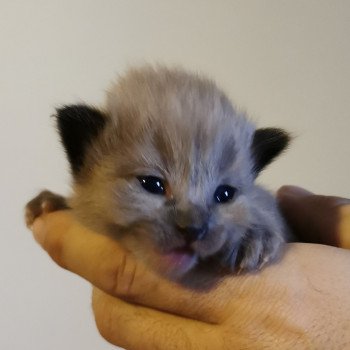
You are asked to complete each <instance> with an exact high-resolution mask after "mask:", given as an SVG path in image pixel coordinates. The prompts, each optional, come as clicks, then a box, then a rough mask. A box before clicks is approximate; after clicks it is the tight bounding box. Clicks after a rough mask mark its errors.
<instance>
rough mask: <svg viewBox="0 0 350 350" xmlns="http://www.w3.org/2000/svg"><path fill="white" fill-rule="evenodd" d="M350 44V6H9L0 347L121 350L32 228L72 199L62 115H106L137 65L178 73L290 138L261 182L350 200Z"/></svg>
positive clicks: (3, 29)
mask: <svg viewBox="0 0 350 350" xmlns="http://www.w3.org/2000/svg"><path fill="white" fill-rule="evenodd" d="M349 37H350V1H347V0H344V1H335V0H328V1H321V0H304V1H301V0H289V1H282V0H275V1H272V0H264V1H260V0H256V1H251V0H244V1H243V0H242V1H233V0H232V1H229V0H227V1H225V0H221V1H220V0H212V1H204V0H191V1H189V0H182V1H167V0H157V1H156V0H145V1H133V0H130V1H126V0H125V1H121V0H99V1H97V0H96V1H91V0H51V1H47V0H42V1H40V0H31V1H18V0H11V1H5V0H1V1H0V107H1V108H0V118H1V119H0V120H1V128H0V132H1V138H0V140H1V147H0V154H1V172H0V180H1V181H0V184H1V192H0V193H1V202H2V207H1V208H2V210H1V220H0V222H1V231H0V235H1V243H0V348H1V349H4V350H5V349H6V350H17V349H18V350H19V349H35V350H44V349H50V350H58V349H84V350H92V349H93V350H96V349H112V348H113V347H112V346H111V345H108V344H107V343H106V342H105V341H104V340H102V339H101V338H100V336H99V335H98V333H97V331H96V329H95V327H94V321H93V317H92V313H91V310H90V287H89V285H88V283H86V282H85V281H82V280H80V279H79V278H77V277H75V276H73V275H72V274H70V273H69V272H67V271H63V270H61V269H59V268H58V267H56V266H55V265H54V264H53V263H51V261H50V259H49V258H48V257H47V256H46V254H45V253H44V252H43V251H42V250H41V249H40V248H39V247H38V246H37V245H36V244H35V242H34V241H33V239H32V238H31V234H30V233H29V232H28V231H27V230H26V229H25V227H24V225H23V219H22V216H23V215H22V214H23V213H22V210H23V206H24V204H25V202H26V201H27V200H28V199H30V198H31V197H32V196H33V195H34V194H36V192H37V191H39V190H40V189H42V188H49V189H51V190H55V191H58V192H61V193H64V194H67V193H68V192H69V175H68V174H69V173H68V167H67V162H66V160H65V157H64V153H63V151H62V149H61V147H60V144H59V142H58V138H57V135H56V132H55V130H54V127H53V120H52V118H50V115H52V114H53V112H54V107H55V106H56V107H57V106H59V105H60V104H63V103H71V102H79V101H80V102H81V101H86V102H89V103H96V104H101V103H103V99H104V90H105V89H106V88H107V87H108V86H109V83H110V81H111V80H112V79H113V78H114V77H116V75H117V74H118V73H121V72H123V71H124V70H125V67H126V66H128V65H132V64H140V63H141V64H142V63H144V62H151V63H152V62H161V63H166V64H179V65H182V66H184V67H186V68H188V69H194V70H196V71H201V72H204V73H206V74H207V75H209V76H211V77H213V78H214V79H215V80H216V81H217V82H218V84H219V85H220V86H222V87H223V88H224V89H225V90H226V91H227V93H228V94H229V96H231V97H232V99H233V100H234V101H235V103H236V104H237V105H238V106H239V107H241V108H244V109H246V110H247V112H248V113H249V114H250V115H251V116H252V117H253V118H254V119H255V120H256V121H257V122H258V124H259V125H260V126H281V127H284V128H287V129H288V130H290V131H291V132H292V133H293V134H294V135H295V140H294V142H293V145H292V146H291V148H290V150H289V151H288V152H287V153H286V154H285V155H284V156H283V157H282V158H281V159H279V160H278V161H277V162H276V163H274V164H273V165H272V166H271V167H270V168H269V170H267V171H266V172H265V173H264V174H263V176H262V177H261V181H262V182H263V183H265V184H267V185H268V186H269V187H270V188H271V189H273V190H274V189H277V188H278V187H279V186H280V185H282V184H298V185H302V186H305V187H307V188H309V189H311V190H313V191H316V192H319V193H324V194H335V195H341V196H347V197H350V182H349V177H350V138H349V131H350V96H349V91H350V68H349V63H350V40H349ZM136 331H137V330H136Z"/></svg>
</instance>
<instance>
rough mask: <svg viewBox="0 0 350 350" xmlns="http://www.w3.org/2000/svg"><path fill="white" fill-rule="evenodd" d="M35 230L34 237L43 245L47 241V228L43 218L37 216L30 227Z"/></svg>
mask: <svg viewBox="0 0 350 350" xmlns="http://www.w3.org/2000/svg"><path fill="white" fill-rule="evenodd" d="M30 229H31V230H32V232H33V236H34V239H35V240H36V241H37V242H38V243H39V244H40V245H43V243H44V241H45V235H46V230H45V223H44V220H43V219H42V218H40V217H39V218H37V219H35V221H34V223H33V225H32V226H31V228H30Z"/></svg>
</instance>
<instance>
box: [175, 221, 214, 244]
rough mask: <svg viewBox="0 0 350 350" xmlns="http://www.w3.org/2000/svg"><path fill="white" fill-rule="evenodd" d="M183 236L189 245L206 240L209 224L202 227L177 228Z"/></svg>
mask: <svg viewBox="0 0 350 350" xmlns="http://www.w3.org/2000/svg"><path fill="white" fill-rule="evenodd" d="M177 227H178V229H179V231H180V232H181V234H182V235H183V236H184V238H185V240H186V242H187V243H192V242H194V241H199V240H201V239H203V238H204V236H205V235H206V233H207V231H208V226H207V224H204V225H202V226H186V227H180V226H177Z"/></svg>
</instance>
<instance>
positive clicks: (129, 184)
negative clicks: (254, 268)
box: [61, 69, 279, 278]
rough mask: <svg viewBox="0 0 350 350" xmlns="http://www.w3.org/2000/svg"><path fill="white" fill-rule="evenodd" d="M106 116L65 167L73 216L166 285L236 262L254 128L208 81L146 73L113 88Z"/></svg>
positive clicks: (247, 206)
mask: <svg viewBox="0 0 350 350" xmlns="http://www.w3.org/2000/svg"><path fill="white" fill-rule="evenodd" d="M105 115H106V116H105V117H104V118H105V119H104V122H103V124H104V125H103V128H102V127H101V130H99V131H98V132H97V131H96V132H95V133H94V134H93V137H91V135H89V139H88V141H89V142H88V143H87V144H88V146H86V144H85V146H84V157H81V156H80V157H78V160H79V161H80V165H79V166H78V167H76V168H74V165H73V166H72V168H73V173H74V174H75V180H76V181H75V186H74V189H75V193H74V195H73V198H72V206H73V209H74V210H75V212H76V214H77V215H78V217H80V218H81V219H82V220H83V221H84V222H85V223H86V224H88V225H90V226H92V227H94V228H97V229H99V230H101V231H104V232H106V233H108V234H112V235H115V236H116V237H117V238H118V239H119V240H120V241H121V242H122V243H123V244H124V245H125V246H126V247H127V248H129V249H130V250H132V251H133V252H134V253H135V254H136V255H137V256H138V257H140V258H141V259H143V260H144V261H145V262H146V263H147V264H149V265H151V266H152V267H153V268H155V269H156V270H157V271H160V272H161V273H163V274H166V275H167V276H169V277H171V278H178V277H181V276H182V275H184V274H185V273H186V272H188V271H189V270H191V269H192V268H194V267H195V266H196V265H197V264H198V263H200V262H201V261H205V260H207V259H209V258H211V257H220V261H225V260H227V261H230V260H234V259H235V257H236V256H237V254H238V253H239V252H238V250H239V242H240V241H241V240H242V238H243V237H244V235H245V233H246V232H247V230H248V229H249V227H251V226H252V224H253V223H254V217H253V216H254V213H253V212H252V209H251V206H252V205H251V201H252V196H253V193H254V184H253V181H254V178H255V170H254V169H259V167H258V166H257V164H256V159H255V158H256V157H255V158H254V155H253V151H254V150H253V148H252V147H253V146H252V145H253V137H254V132H255V128H254V127H253V126H252V124H251V123H250V122H248V121H247V119H246V118H245V117H244V116H242V115H239V114H238V113H237V112H236V111H235V110H234V109H233V107H232V106H231V104H230V103H229V101H228V99H227V98H226V97H225V95H224V94H223V93H222V92H221V91H220V90H218V89H217V88H216V87H215V85H214V84H212V83H211V82H208V81H207V80H202V79H199V78H197V77H195V76H191V75H188V74H186V73H182V72H178V71H175V72H174V71H168V70H163V71H158V72H155V71H153V70H152V69H148V70H141V71H132V72H131V73H129V75H128V76H127V78H124V79H122V80H121V81H120V82H119V84H118V85H116V86H114V87H113V89H112V90H111V92H110V94H109V96H108V101H107V110H106V113H105ZM61 133H62V131H61ZM62 138H63V140H64V142H65V144H66V147H67V141H66V140H65V139H64V135H63V136H62ZM67 152H68V156H69V157H70V160H71V163H73V164H76V163H77V162H76V160H74V154H73V155H72V152H70V151H69V147H67ZM75 152H76V150H75ZM73 153H74V152H73ZM278 153H279V152H278ZM273 156H274V154H273V155H272V157H273ZM270 158H271V157H270ZM72 159H73V162H72ZM269 160H270V159H269ZM269 160H268V161H269ZM268 161H267V162H268ZM74 162H75V163H74ZM262 166H263V164H262ZM260 168H261V166H260ZM259 170H260V169H259Z"/></svg>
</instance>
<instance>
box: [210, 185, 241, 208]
mask: <svg viewBox="0 0 350 350" xmlns="http://www.w3.org/2000/svg"><path fill="white" fill-rule="evenodd" d="M236 191H237V189H236V188H234V187H232V186H229V185H220V186H218V188H217V189H216V190H215V193H214V200H215V202H216V203H220V204H222V203H227V202H229V201H230V200H232V198H233V197H234V195H235V193H236Z"/></svg>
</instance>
